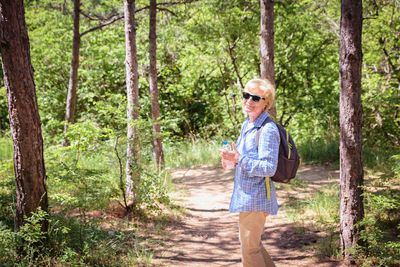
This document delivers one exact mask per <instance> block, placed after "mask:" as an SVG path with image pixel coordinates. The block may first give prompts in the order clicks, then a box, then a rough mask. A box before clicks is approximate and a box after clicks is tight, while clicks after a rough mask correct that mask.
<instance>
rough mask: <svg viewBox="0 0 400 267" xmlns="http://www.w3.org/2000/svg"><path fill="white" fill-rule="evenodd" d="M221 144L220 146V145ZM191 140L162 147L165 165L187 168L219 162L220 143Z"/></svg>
mask: <svg viewBox="0 0 400 267" xmlns="http://www.w3.org/2000/svg"><path fill="white" fill-rule="evenodd" d="M220 143H221V144H220ZM220 143H219V142H217V141H213V140H210V141H207V140H192V141H185V142H182V143H174V144H172V143H171V144H166V145H165V146H164V153H165V165H166V166H167V167H170V168H188V167H196V166H200V165H215V164H218V163H219V162H220V160H221V158H220V154H219V149H220V147H221V146H222V141H221V142H220Z"/></svg>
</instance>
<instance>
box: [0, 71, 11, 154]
mask: <svg viewBox="0 0 400 267" xmlns="http://www.w3.org/2000/svg"><path fill="white" fill-rule="evenodd" d="M1 74H3V71H2V69H1ZM1 76H2V75H1ZM1 80H3V78H1ZM1 83H2V82H1ZM8 125H9V121H8V107H7V96H6V90H5V88H4V87H3V86H1V87H0V132H2V131H5V130H8V127H9V126H8ZM0 155H1V153H0Z"/></svg>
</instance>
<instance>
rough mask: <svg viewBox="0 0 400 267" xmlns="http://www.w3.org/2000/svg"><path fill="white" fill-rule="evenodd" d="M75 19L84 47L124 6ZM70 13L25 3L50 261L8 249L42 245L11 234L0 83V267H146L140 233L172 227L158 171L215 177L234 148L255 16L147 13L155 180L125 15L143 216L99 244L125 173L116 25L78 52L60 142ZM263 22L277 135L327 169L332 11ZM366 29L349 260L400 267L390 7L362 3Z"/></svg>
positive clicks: (234, 11) (278, 15)
mask: <svg viewBox="0 0 400 267" xmlns="http://www.w3.org/2000/svg"><path fill="white" fill-rule="evenodd" d="M159 2H161V1H159ZM147 5H148V1H136V7H137V8H138V9H139V8H141V7H146V6H147ZM81 10H82V15H81V25H80V32H81V33H83V32H85V31H86V30H89V29H92V28H93V27H95V26H97V25H99V23H102V22H105V21H108V20H110V19H112V18H114V17H115V16H118V15H120V14H123V3H122V1H114V0H109V1H101V0H87V1H82V5H81ZM72 11H73V3H72V1H58V0H53V1H50V0H42V1H25V12H26V13H25V17H26V22H27V26H28V34H29V39H30V49H31V58H32V65H33V68H34V80H35V84H36V93H37V98H38V105H39V112H40V118H41V122H42V131H43V136H44V152H45V164H46V173H47V176H48V177H47V183H48V190H49V204H50V207H51V214H44V213H40V212H38V214H37V216H36V217H34V218H32V220H39V221H40V220H41V218H43V217H46V216H47V217H49V218H50V221H51V225H53V226H52V228H51V229H50V232H51V234H50V240H51V242H50V243H49V244H48V245H46V246H47V247H46V251H47V252H46V253H41V255H42V257H40V259H37V257H36V256H37V247H36V246H33V245H32V246H27V247H28V249H27V253H26V254H25V256H24V258H22V259H21V258H20V259H19V263H17V262H16V258H17V257H16V255H17V254H18V253H17V250H18V245H17V244H18V240H21V239H23V240H30V241H31V242H32V244H35V242H37V241H38V240H40V236H41V234H42V233H41V232H40V228H39V229H38V228H35V223H34V222H33V223H32V224H30V225H31V228H29V227H28V228H27V229H23V230H22V231H19V232H18V233H17V232H14V231H13V210H14V208H13V205H14V204H13V203H14V202H15V181H14V176H13V160H12V141H11V137H10V134H9V122H8V110H7V100H6V91H5V89H4V84H3V77H1V78H2V79H1V82H0V83H1V87H2V88H1V89H0V248H1V249H0V262H1V263H4V264H6V263H10V262H12V263H13V264H22V265H23V264H24V263H27V264H28V263H29V262H31V260H32V259H33V258H36V261H37V263H38V262H39V263H38V264H39V265H40V264H41V263H43V262H46V263H49V262H53V263H54V262H64V263H65V264H74V265H76V264H81V265H82V266H83V265H86V264H89V265H94V266H104V265H113V264H117V263H118V262H119V263H121V260H122V262H123V263H126V264H127V265H129V264H134V263H137V262H141V261H145V262H151V257H152V254H151V253H152V252H151V249H150V248H149V246H147V245H148V244H147V243H146V242H138V241H137V239H136V237H137V235H139V233H140V232H141V231H142V230H141V229H142V226H141V222H142V221H143V220H144V221H146V220H150V219H149V218H153V219H154V218H158V219H157V220H158V221H159V223H160V224H161V225H162V223H165V222H168V220H169V219H168V217H169V215H168V214H169V213H168V212H166V210H168V211H169V212H173V213H179V209H178V207H177V206H176V205H175V204H174V201H173V200H172V199H171V198H170V197H169V196H168V193H169V192H170V191H173V190H174V185H173V183H172V182H171V181H170V180H171V178H170V176H169V172H168V170H169V169H172V168H177V167H193V166H196V165H200V164H216V163H218V160H219V159H218V153H217V152H216V151H217V150H218V148H219V147H220V145H221V144H222V140H226V139H227V140H230V141H232V140H235V139H236V138H237V135H238V132H239V129H240V126H241V122H242V121H243V119H244V114H243V113H242V111H241V106H240V105H241V90H242V88H243V86H244V84H245V83H246V82H247V81H248V80H250V79H251V78H254V77H258V76H259V73H260V55H259V42H260V41H259V40H260V37H259V31H260V25H259V24H260V12H259V2H258V1H254V0H248V1H245V0H242V1H239V0H234V1H218V0H203V1H197V2H193V3H189V4H175V5H171V6H168V7H165V8H163V9H159V10H158V11H157V69H158V75H157V80H158V88H159V90H160V99H159V104H160V113H161V120H160V123H161V133H162V139H163V148H164V153H165V160H166V170H163V171H159V170H158V169H157V167H155V164H154V163H153V158H152V127H151V126H152V124H153V120H152V117H151V111H150V104H151V96H150V91H149V78H148V77H149V63H148V62H149V60H148V32H149V26H148V25H149V16H148V10H147V9H143V10H141V11H139V12H137V13H136V14H135V16H136V22H137V49H138V50H137V52H138V65H139V103H140V120H138V122H137V124H136V127H138V129H140V131H139V132H140V155H141V163H140V164H141V168H142V169H143V177H142V181H141V187H140V188H141V189H140V193H139V200H140V205H141V210H140V212H139V211H137V213H136V214H134V215H133V217H130V218H128V219H122V220H120V221H115V222H112V223H113V224H114V225H113V227H115V229H121V228H122V227H126V226H127V225H128V226H129V225H131V226H132V224H133V225H134V226H135V225H136V226H137V228H136V229H137V230H136V231H137V232H136V233H124V232H123V231H118V230H115V229H114V230H113V231H114V232H112V234H110V231H111V230H104V229H103V230H101V229H102V228H101V227H100V226H101V225H103V224H104V221H102V220H101V219H99V218H96V217H95V216H91V214H93V212H96V211H99V210H100V211H108V213H112V212H116V210H118V207H119V204H118V202H120V203H121V202H122V191H121V185H122V184H123V183H121V179H122V180H123V176H124V174H123V172H122V171H121V170H120V167H121V166H125V165H124V161H125V160H126V158H125V156H124V153H125V151H126V125H127V121H126V114H127V110H126V106H127V101H126V84H125V75H126V74H125V62H124V60H125V36H124V23H123V19H119V20H116V21H115V22H114V23H112V24H110V25H108V26H106V27H102V28H101V29H98V30H94V31H91V32H88V33H87V34H85V35H84V36H82V38H81V49H80V56H79V57H80V66H79V71H78V89H77V107H76V117H75V121H76V122H75V123H74V124H73V125H70V127H69V129H68V132H67V136H65V134H64V133H63V127H64V123H65V122H64V117H65V105H66V98H67V88H68V79H69V71H70V61H71V49H72V38H73V34H72V33H73V21H72ZM274 16H275V18H274V27H275V78H276V89H277V90H276V107H277V117H278V121H279V122H280V123H281V124H282V125H284V126H285V127H286V128H287V129H288V130H289V132H290V133H291V135H292V136H293V138H294V139H295V141H296V144H297V146H298V149H299V151H300V154H301V156H302V158H303V161H305V162H307V163H320V164H329V165H331V166H333V167H337V166H338V164H339V92H340V91H339V73H338V69H339V66H338V62H339V30H340V29H339V21H340V1H323V0H321V1H309V0H299V1H290V0H282V1H275V7H274ZM363 18H364V19H363V33H362V46H363V69H362V90H363V91H362V103H363V164H364V167H365V173H366V175H365V177H366V190H365V191H366V193H365V206H366V212H365V219H364V220H363V222H362V223H363V225H364V227H366V229H367V230H366V231H364V232H363V234H362V238H363V239H364V241H365V243H366V246H365V247H364V248H360V249H359V250H358V252H357V257H358V258H359V259H362V260H363V261H364V262H365V263H364V264H365V265H366V266H368V264H371V266H376V265H382V266H396V264H398V263H399V262H400V259H399V255H400V253H399V252H400V243H399V235H400V215H399V214H400V213H399V210H400V194H399V193H400V190H399V183H400V3H399V2H398V1H397V0H367V1H363ZM0 75H1V76H3V75H2V73H0ZM66 137H67V138H68V139H69V140H70V146H68V147H63V146H62V145H61V142H62V140H64V139H65V138H66ZM121 162H122V163H121ZM368 177H375V178H374V179H372V178H371V179H368ZM329 197H332V196H328V198H329ZM337 209H338V206H337V207H336V211H337ZM330 219H332V220H333V221H330V222H329V223H327V222H322V225H326V227H327V228H329V227H330V228H329V229H333V230H332V233H333V234H336V235H337V231H336V228H335V225H336V224H335V223H337V220H338V218H337V217H336V218H330ZM330 219H329V220H330ZM335 220H336V221H335ZM121 225H123V226H121ZM332 225H333V226H332ZM328 226H329V227H328ZM322 227H323V226H322ZM332 227H333V228H332ZM336 227H337V225H336ZM327 228H326V229H327ZM99 229H100V230H99ZM116 233H117V234H116ZM117 241H118V242H117ZM121 241H124V242H121ZM117 244H118V245H117ZM121 244H126V245H125V246H126V247H124V245H121ZM128 245H129V246H130V247H128ZM119 246H121V247H119ZM132 247H134V248H135V249H134V250H132ZM337 247H338V245H337V246H336V249H337ZM335 251H336V250H335V249H332V250H330V252H329V253H330V255H327V256H331V257H337V256H338V255H337V252H335ZM329 253H328V254H329ZM335 253H336V254H335ZM40 261H42V262H40ZM32 264H34V263H32ZM11 265H12V264H11Z"/></svg>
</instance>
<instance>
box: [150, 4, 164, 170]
mask: <svg viewBox="0 0 400 267" xmlns="http://www.w3.org/2000/svg"><path fill="white" fill-rule="evenodd" d="M149 13H150V25H149V29H150V30H149V57H150V96H151V117H152V119H153V156H154V161H155V163H156V164H157V166H158V168H164V152H163V149H162V139H161V125H160V106H159V102H158V101H159V93H158V87H157V40H156V39H157V32H156V28H157V26H156V25H157V2H156V0H150V12H149Z"/></svg>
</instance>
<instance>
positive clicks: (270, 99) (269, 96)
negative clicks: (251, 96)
mask: <svg viewBox="0 0 400 267" xmlns="http://www.w3.org/2000/svg"><path fill="white" fill-rule="evenodd" d="M256 88H258V89H260V90H261V91H263V95H261V97H264V98H265V100H266V101H267V103H268V105H267V107H266V108H267V109H269V108H271V106H272V104H273V103H274V99H275V86H274V85H273V84H272V83H271V82H270V81H269V80H267V79H252V80H250V81H248V82H247V84H246V86H245V87H244V90H245V91H248V90H251V89H256Z"/></svg>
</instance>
